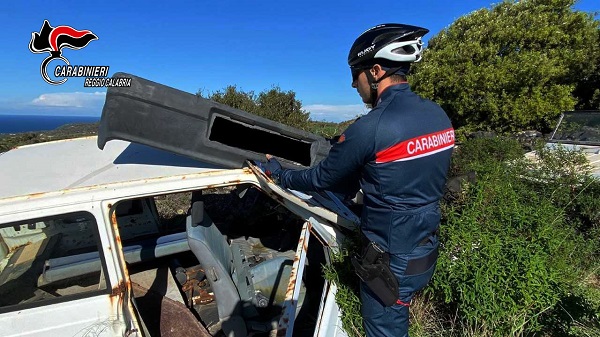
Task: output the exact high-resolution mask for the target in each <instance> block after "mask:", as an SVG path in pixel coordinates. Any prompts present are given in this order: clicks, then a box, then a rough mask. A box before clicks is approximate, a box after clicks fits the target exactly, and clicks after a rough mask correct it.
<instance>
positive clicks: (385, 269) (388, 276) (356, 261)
mask: <svg viewBox="0 0 600 337" xmlns="http://www.w3.org/2000/svg"><path fill="white" fill-rule="evenodd" d="M351 260H352V265H354V269H355V271H356V274H357V275H358V277H360V279H361V280H362V281H363V282H364V283H365V284H366V285H367V287H369V289H371V291H372V292H373V293H374V294H375V295H376V296H377V297H378V298H379V300H381V302H382V303H383V304H384V305H385V306H388V307H389V306H391V305H394V304H395V303H396V301H397V300H398V280H397V279H396V276H394V273H392V270H391V269H390V263H389V255H388V254H387V253H386V252H384V251H383V250H382V249H381V248H380V247H379V246H377V244H376V243H374V242H369V244H368V245H367V248H365V250H364V252H363V255H362V256H361V257H357V256H354V257H352V259H351Z"/></svg>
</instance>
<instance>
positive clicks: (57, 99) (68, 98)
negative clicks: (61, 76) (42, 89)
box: [31, 92, 106, 108]
mask: <svg viewBox="0 0 600 337" xmlns="http://www.w3.org/2000/svg"><path fill="white" fill-rule="evenodd" d="M105 97H106V92H59V93H50V94H42V95H40V96H39V97H37V98H35V99H34V100H33V101H31V104H32V105H35V106H38V107H61V108H100V107H102V105H103V104H104V99H105Z"/></svg>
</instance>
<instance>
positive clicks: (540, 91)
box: [410, 0, 600, 132]
mask: <svg viewBox="0 0 600 337" xmlns="http://www.w3.org/2000/svg"><path fill="white" fill-rule="evenodd" d="M574 3H575V0H522V1H505V2H502V3H499V4H496V5H494V6H492V7H491V8H490V9H487V8H484V9H480V10H477V11H474V12H472V13H470V14H468V15H465V16H463V17H461V18H459V19H458V20H456V21H455V22H454V23H452V24H451V25H450V26H449V27H448V28H446V29H444V30H443V31H441V32H440V33H439V34H438V35H436V36H434V37H433V38H431V39H430V40H429V43H428V47H427V48H426V50H425V51H424V60H423V61H422V62H421V63H418V64H416V65H415V67H414V69H413V75H411V78H410V80H411V82H412V85H413V88H414V90H415V91H416V92H418V93H419V94H421V95H423V96H425V97H427V98H430V99H432V100H434V101H436V102H437V103H439V104H440V105H441V106H442V107H443V108H444V109H445V110H446V112H447V113H448V114H449V116H450V117H451V119H452V121H453V123H454V125H455V127H463V128H464V130H465V131H474V130H494V131H500V132H506V131H516V130H522V129H538V130H543V131H548V128H549V127H550V126H552V125H554V123H555V121H556V117H557V116H558V114H559V113H560V112H561V111H565V110H572V109H574V108H575V106H576V104H577V103H578V102H579V103H580V105H583V104H586V103H585V102H590V103H589V104H593V103H592V102H594V99H593V96H594V91H593V90H591V92H589V90H587V91H586V90H583V88H586V85H589V83H590V81H593V80H594V79H597V77H594V72H596V74H597V71H598V65H599V63H600V47H599V43H600V35H599V34H598V31H599V22H598V21H596V20H595V19H594V17H593V15H592V14H590V13H585V12H581V11H575V10H573V9H572V6H573V5H574ZM596 76H597V75H596ZM596 83H597V82H596ZM576 88H578V89H579V90H578V91H577V92H576V91H575V89H576ZM577 94H580V95H582V97H576V96H575V95H577ZM582 103H583V104H582ZM589 104H588V105H589Z"/></svg>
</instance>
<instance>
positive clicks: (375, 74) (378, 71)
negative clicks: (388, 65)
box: [370, 64, 385, 80]
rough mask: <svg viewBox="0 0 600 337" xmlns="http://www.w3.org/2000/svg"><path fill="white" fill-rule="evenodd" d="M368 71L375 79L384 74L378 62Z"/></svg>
mask: <svg viewBox="0 0 600 337" xmlns="http://www.w3.org/2000/svg"><path fill="white" fill-rule="evenodd" d="M370 71H371V74H372V75H373V77H374V78H375V79H376V80H377V79H379V78H380V77H381V76H383V74H385V71H384V70H383V69H382V68H381V66H380V65H379V64H376V65H374V66H373V67H372V68H371V69H370Z"/></svg>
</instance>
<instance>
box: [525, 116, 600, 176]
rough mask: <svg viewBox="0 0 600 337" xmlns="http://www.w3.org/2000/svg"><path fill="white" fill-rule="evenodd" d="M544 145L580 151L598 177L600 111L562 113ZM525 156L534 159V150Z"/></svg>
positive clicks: (599, 162) (599, 172) (599, 173)
mask: <svg viewBox="0 0 600 337" xmlns="http://www.w3.org/2000/svg"><path fill="white" fill-rule="evenodd" d="M545 146H546V147H547V148H549V149H551V150H553V149H557V148H558V147H561V148H563V149H566V150H568V151H580V152H582V153H583V154H584V155H585V157H586V159H587V161H588V163H589V165H590V167H591V170H592V172H591V173H592V175H594V176H595V177H598V178H599V179H600V111H568V112H564V113H562V114H561V116H560V118H559V120H558V123H557V125H556V128H555V129H554V131H553V132H552V134H551V135H550V137H549V139H548V141H547V143H546V144H545ZM526 157H528V158H531V159H535V158H536V152H535V151H532V152H529V153H527V154H526Z"/></svg>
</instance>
